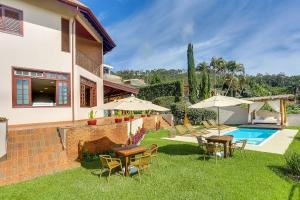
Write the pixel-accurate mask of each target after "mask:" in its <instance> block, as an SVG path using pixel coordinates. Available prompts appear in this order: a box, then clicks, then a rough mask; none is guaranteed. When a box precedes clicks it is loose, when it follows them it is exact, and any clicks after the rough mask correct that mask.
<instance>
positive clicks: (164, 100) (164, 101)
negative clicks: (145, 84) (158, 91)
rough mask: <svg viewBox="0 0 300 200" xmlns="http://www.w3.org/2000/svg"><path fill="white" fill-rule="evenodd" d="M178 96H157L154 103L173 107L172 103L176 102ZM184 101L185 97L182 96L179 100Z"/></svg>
mask: <svg viewBox="0 0 300 200" xmlns="http://www.w3.org/2000/svg"><path fill="white" fill-rule="evenodd" d="M176 100H177V99H176V97H175V96H165V97H157V98H155V99H154V100H153V101H152V103H154V104H156V105H160V106H162V107H165V108H171V105H172V104H173V103H175V102H176ZM182 101H183V98H182V97H180V98H179V102H182Z"/></svg>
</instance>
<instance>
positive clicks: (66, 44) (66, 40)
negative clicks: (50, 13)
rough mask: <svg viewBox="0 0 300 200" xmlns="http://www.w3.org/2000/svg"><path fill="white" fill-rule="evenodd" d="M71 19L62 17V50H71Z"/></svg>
mask: <svg viewBox="0 0 300 200" xmlns="http://www.w3.org/2000/svg"><path fill="white" fill-rule="evenodd" d="M69 24H70V23H69V20H67V19H64V18H62V19H61V50H62V51H65V52H70V26H69Z"/></svg>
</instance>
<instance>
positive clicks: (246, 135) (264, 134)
mask: <svg viewBox="0 0 300 200" xmlns="http://www.w3.org/2000/svg"><path fill="white" fill-rule="evenodd" d="M277 131H278V130H276V129H259V128H238V129H236V130H234V131H231V132H228V133H226V134H225V135H233V136H234V138H233V142H235V141H237V140H242V139H247V140H248V141H247V144H254V145H259V144H261V143H262V142H263V141H265V140H266V139H268V138H269V137H271V136H272V135H274V134H275V133H276V132H277Z"/></svg>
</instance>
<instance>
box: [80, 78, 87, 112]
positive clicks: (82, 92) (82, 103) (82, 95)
mask: <svg viewBox="0 0 300 200" xmlns="http://www.w3.org/2000/svg"><path fill="white" fill-rule="evenodd" d="M85 105H86V103H85V85H84V84H82V83H81V84H80V107H84V106H85Z"/></svg>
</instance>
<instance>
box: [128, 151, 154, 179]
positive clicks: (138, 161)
mask: <svg viewBox="0 0 300 200" xmlns="http://www.w3.org/2000/svg"><path fill="white" fill-rule="evenodd" d="M150 164H151V155H150V154H144V155H142V156H135V157H133V158H131V159H130V165H131V166H134V167H136V169H137V172H138V175H139V179H140V182H141V171H143V170H146V169H148V168H149V167H150Z"/></svg>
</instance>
